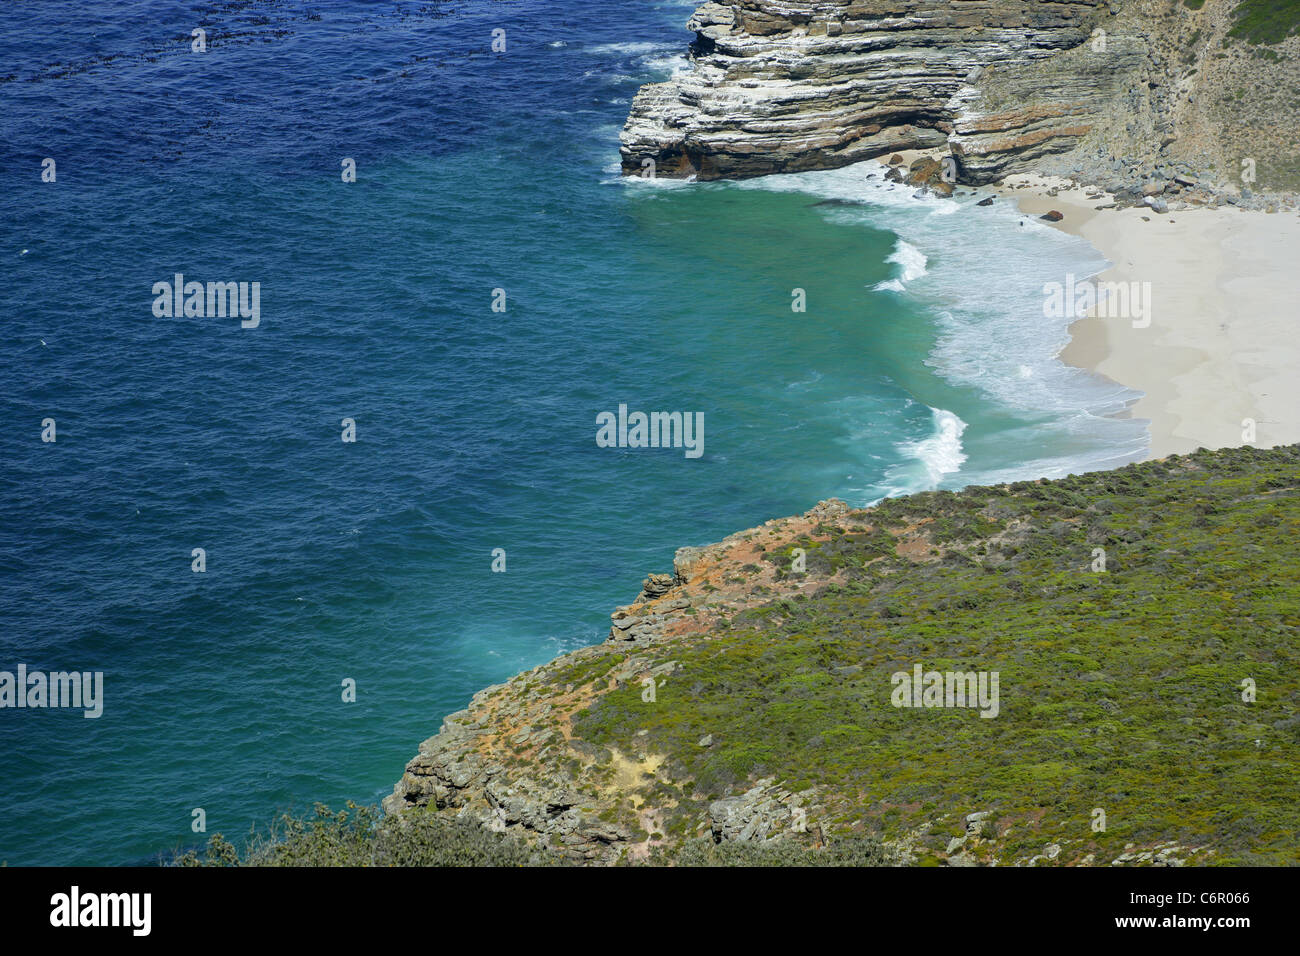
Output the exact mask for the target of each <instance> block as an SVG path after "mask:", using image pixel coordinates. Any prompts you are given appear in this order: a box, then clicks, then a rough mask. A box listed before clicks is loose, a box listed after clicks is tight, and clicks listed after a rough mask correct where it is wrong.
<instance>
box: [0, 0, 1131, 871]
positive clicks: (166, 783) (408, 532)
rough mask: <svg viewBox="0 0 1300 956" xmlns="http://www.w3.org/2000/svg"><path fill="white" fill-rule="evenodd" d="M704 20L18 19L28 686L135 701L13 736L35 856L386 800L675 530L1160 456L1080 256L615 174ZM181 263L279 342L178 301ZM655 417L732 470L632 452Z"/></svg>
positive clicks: (20, 444) (320, 11)
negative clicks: (640, 114)
mask: <svg viewBox="0 0 1300 956" xmlns="http://www.w3.org/2000/svg"><path fill="white" fill-rule="evenodd" d="M691 6H692V5H691V4H679V3H667V2H649V0H599V2H597V0H572V2H566V3H559V2H543V0H515V2H492V0H469V2H441V3H439V2H391V0H390V2H375V3H369V2H359V0H350V2H345V0H319V2H310V3H308V2H304V3H290V2H256V0H253V2H234V0H226V2H215V3H193V2H189V3H187V2H163V0H116V2H98V0H85V2H78V3H72V2H66V3H54V2H37V0H9V2H6V3H4V4H2V5H0V175H2V176H3V185H4V188H3V190H0V262H3V282H0V314H2V315H3V321H4V335H3V337H2V338H0V422H2V423H3V428H2V429H0V671H9V672H14V671H16V669H17V667H18V666H19V665H20V664H22V665H25V666H26V668H27V669H28V670H29V671H73V670H75V671H90V672H93V671H102V672H103V675H104V678H103V680H104V685H103V687H104V690H103V713H102V716H100V717H98V718H95V719H87V718H86V717H85V716H83V713H82V711H80V710H71V709H61V710H60V709H15V708H4V709H0V862H8V863H9V864H11V865H24V864H36V863H49V864H53V863H85V864H123V863H139V862H151V861H154V860H157V859H158V858H159V855H160V854H167V853H168V852H169V851H171V850H173V849H175V848H178V847H186V846H192V845H195V844H197V843H199V842H202V841H203V840H205V839H206V837H207V836H208V835H211V834H212V833H215V832H218V831H220V832H222V833H224V834H225V835H227V836H228V837H232V838H235V839H239V838H240V837H242V836H244V835H246V834H247V833H248V831H249V829H250V827H253V826H259V827H261V826H264V825H265V824H267V823H268V822H269V821H270V820H271V819H272V817H273V816H274V815H275V814H276V813H277V812H279V811H281V810H289V809H292V810H299V811H301V810H305V809H309V808H310V807H311V805H312V804H313V803H314V802H316V801H323V802H327V803H332V804H335V805H338V804H339V803H341V802H342V801H344V800H347V799H353V800H357V801H360V802H370V801H374V800H376V799H378V798H380V797H382V796H383V795H384V794H386V793H387V792H389V791H390V790H391V787H392V784H393V783H394V781H395V780H396V779H397V778H398V777H399V776H400V775H401V772H402V767H403V764H404V763H405V761H406V760H407V759H409V758H410V757H411V756H412V755H413V754H414V752H415V749H416V746H417V745H418V743H419V742H420V741H421V740H422V739H424V738H425V737H427V736H429V735H430V734H432V733H434V732H436V731H437V729H438V725H439V723H440V720H441V718H442V716H443V715H444V714H446V713H448V712H450V711H453V710H456V709H458V708H460V707H462V706H463V705H464V704H465V703H466V701H467V700H468V698H469V697H470V695H471V694H472V693H473V692H474V691H476V690H478V689H479V688H481V687H483V686H485V685H488V684H491V683H495V682H499V681H502V680H504V679H506V678H508V677H510V676H511V675H512V674H514V673H516V672H518V671H520V670H523V669H526V668H529V667H532V666H535V665H537V664H540V663H542V662H544V661H546V660H549V659H550V658H552V657H554V656H555V655H556V654H559V653H562V652H564V651H566V650H569V649H572V648H575V647H578V646H581V645H584V644H590V643H594V642H596V641H599V640H601V639H603V637H604V635H605V633H606V632H607V630H608V626H609V617H608V615H609V612H610V611H611V610H612V609H613V607H614V606H616V605H618V604H623V603H627V602H628V601H630V600H631V599H632V598H633V597H634V596H635V595H636V593H637V591H638V590H639V585H640V581H641V579H642V577H643V576H644V575H645V574H646V573H648V572H651V571H666V570H669V569H670V568H671V561H672V556H673V552H674V550H675V549H676V548H677V547H679V546H682V545H687V544H701V543H705V542H708V541H712V540H716V539H719V538H721V537H724V536H725V535H727V534H729V533H732V532H734V531H737V530H740V529H743V528H746V527H750V526H753V525H756V524H759V523H761V522H762V521H764V520H766V519H768V518H772V517H778V516H782V515H786V514H793V513H797V512H801V511H804V510H806V509H808V508H809V507H811V506H812V505H813V504H815V503H816V502H817V501H818V500H820V499H823V498H826V497H829V496H831V495H838V496H841V497H844V498H846V499H848V500H849V501H850V502H852V503H854V504H866V503H869V502H871V501H874V500H877V499H879V498H880V497H882V496H885V495H897V494H903V493H907V492H909V491H916V490H921V489H926V488H934V487H945V488H958V487H961V486H963V485H966V484H970V483H974V482H986V481H992V480H1004V479H1009V478H1025V477H1035V476H1040V475H1063V474H1066V473H1069V472H1072V471H1073V472H1078V471H1084V470H1089V469H1094V468H1101V467H1111V466H1113V465H1116V464H1119V463H1122V462H1125V461H1130V460H1133V459H1134V458H1137V457H1141V454H1142V451H1143V449H1144V446H1145V441H1146V434H1145V431H1144V428H1143V426H1142V423H1139V422H1132V421H1123V420H1118V419H1114V418H1110V417H1108V413H1110V412H1114V411H1115V410H1117V409H1118V408H1120V407H1122V406H1123V404H1124V403H1125V402H1126V401H1129V400H1131V399H1132V398H1133V397H1134V395H1133V393H1130V392H1126V391H1124V390H1123V389H1120V388H1118V387H1116V386H1114V385H1111V384H1107V383H1104V382H1100V381H1098V380H1095V379H1093V378H1091V377H1090V376H1088V375H1087V374H1085V373H1083V372H1079V371H1077V370H1072V369H1067V368H1066V367H1064V366H1062V365H1061V364H1060V362H1059V361H1058V360H1057V359H1056V358H1055V355H1056V352H1057V351H1058V350H1059V348H1060V347H1061V346H1062V345H1063V344H1064V342H1065V341H1066V340H1067V335H1066V331H1065V328H1066V326H1065V323H1064V322H1062V321H1053V320H1049V319H1045V318H1044V317H1043V315H1042V306H1041V303H1042V294H1041V286H1042V284H1043V283H1044V282H1045V281H1051V280H1057V281H1060V280H1062V279H1063V277H1064V274H1065V273H1066V272H1067V271H1070V272H1074V273H1076V274H1078V275H1087V274H1091V273H1094V272H1096V271H1098V270H1100V269H1101V268H1102V266H1103V265H1104V260H1103V259H1102V258H1101V257H1100V256H1099V255H1098V254H1097V253H1096V252H1095V251H1094V250H1093V249H1091V247H1089V246H1088V245H1087V244H1086V243H1084V242H1082V241H1081V240H1078V239H1073V238H1071V237H1068V236H1065V235H1063V234H1061V233H1059V232H1056V231H1054V230H1052V229H1050V228H1048V227H1047V226H1045V225H1041V224H1039V223H1037V222H1029V223H1027V224H1025V225H1021V220H1020V217H1019V216H1017V214H1016V213H1015V211H1014V210H1013V209H1011V208H1009V207H1007V206H1005V204H999V205H998V206H995V207H993V208H991V209H977V208H976V207H974V206H973V202H974V201H975V199H976V198H977V197H974V196H969V195H968V196H964V197H960V198H958V199H957V200H955V201H952V200H937V199H926V200H916V199H913V198H911V196H910V191H906V190H896V189H890V188H889V187H888V186H887V185H886V184H884V183H883V182H882V181H881V179H880V175H879V172H880V171H879V168H878V167H876V166H874V164H864V165H862V166H857V167H850V168H848V169H844V170H838V171H833V172H826V173H810V174H800V175H797V176H786V177H770V178H766V179H762V180H757V181H752V182H747V183H741V184H728V183H713V184H700V185H697V184H681V183H663V182H660V183H652V182H642V181H623V180H621V179H620V177H619V174H618V132H619V129H620V127H621V126H622V123H623V120H624V118H625V116H626V113H627V109H628V106H629V103H630V101H631V98H632V96H633V94H634V93H635V92H636V89H637V88H638V86H639V85H640V84H641V83H644V82H649V81H654V80H664V79H666V78H668V77H669V76H670V75H671V74H672V73H673V71H675V70H681V69H685V68H687V64H686V62H685V60H684V58H683V56H682V54H683V53H684V51H685V48H686V43H687V41H688V40H689V38H690V37H689V34H688V33H687V32H686V30H685V29H684V23H685V20H686V18H687V17H688V16H689V13H690V10H691ZM199 28H201V29H203V30H204V31H206V50H205V51H204V52H195V51H194V50H193V49H192V44H193V42H194V37H193V34H192V31H193V30H195V29H199ZM500 30H503V31H505V32H504V43H505V48H504V50H499V49H498V50H497V51H494V50H493V41H494V37H495V38H496V39H498V41H499V40H500V39H501V37H502V35H501V34H494V31H500ZM499 46H500V43H499V42H498V47H499ZM349 159H350V160H352V161H353V162H354V163H355V169H356V178H355V182H345V181H344V176H343V164H344V161H345V160H349ZM47 160H52V161H53V165H52V169H53V172H54V176H53V181H46V180H47V179H49V175H48V170H49V169H50V168H51V164H50V163H48V162H46V161H47ZM178 273H180V274H183V275H184V276H185V277H186V281H199V282H204V283H207V282H236V283H239V282H243V283H249V284H250V288H251V283H258V288H259V290H260V292H259V295H260V299H259V314H258V319H259V321H258V324H257V326H256V327H255V328H245V327H243V324H242V323H241V320H240V318H239V317H237V316H231V315H227V316H224V317H222V316H215V315H185V314H183V310H182V314H180V315H176V314H172V315H170V316H168V315H157V314H155V313H156V311H158V310H156V309H155V299H156V298H157V296H156V294H155V292H154V288H155V285H156V284H157V283H160V282H172V281H173V276H175V275H176V274H178ZM796 289H798V290H803V296H804V297H805V299H806V311H802V312H796V311H794V310H793V309H792V302H793V301H794V290H796ZM496 290H501V292H500V293H498V292H497V291H496ZM502 296H504V298H503V297H502ZM494 302H495V303H497V305H498V308H497V309H495V310H494V308H493V306H494ZM502 302H504V310H501V308H500V304H501V303H502ZM620 404H623V405H626V406H627V407H628V409H629V410H642V411H651V410H665V411H680V412H683V413H697V412H698V413H700V414H702V416H703V421H704V426H705V429H704V433H703V445H702V454H701V455H700V456H699V457H688V456H687V455H686V454H685V453H684V450H683V449H680V448H606V447H600V446H598V444H597V442H596V440H595V439H596V416H597V415H599V414H600V413H601V412H604V411H611V412H616V411H617V409H618V406H619V405H620ZM344 419H351V420H352V421H353V422H354V423H355V438H356V440H355V441H354V442H345V441H344V440H343V432H344V428H345V426H344ZM48 420H53V423H54V425H53V428H54V432H53V437H54V438H55V440H54V441H48V440H43V437H46V438H48V437H50V434H49V426H48V424H47V421H48ZM198 548H201V549H203V551H204V554H205V560H206V565H205V567H206V570H204V571H203V572H202V573H198V572H196V571H195V570H193V567H192V565H193V562H194V560H195V559H194V557H193V555H194V551H195V549H198ZM498 548H499V549H504V552H505V571H504V572H503V573H501V572H494V571H493V569H492V566H493V553H494V549H498ZM346 681H354V682H355V687H356V701H355V702H345V701H344V699H343V697H344V694H343V685H344V683H345V682H346ZM196 808H202V809H203V811H204V812H205V814H206V822H207V833H206V834H196V833H194V832H193V831H192V829H191V821H192V819H193V812H194V810H195V809H196Z"/></svg>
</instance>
